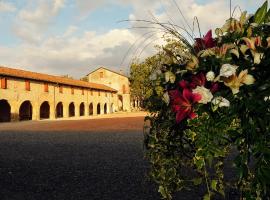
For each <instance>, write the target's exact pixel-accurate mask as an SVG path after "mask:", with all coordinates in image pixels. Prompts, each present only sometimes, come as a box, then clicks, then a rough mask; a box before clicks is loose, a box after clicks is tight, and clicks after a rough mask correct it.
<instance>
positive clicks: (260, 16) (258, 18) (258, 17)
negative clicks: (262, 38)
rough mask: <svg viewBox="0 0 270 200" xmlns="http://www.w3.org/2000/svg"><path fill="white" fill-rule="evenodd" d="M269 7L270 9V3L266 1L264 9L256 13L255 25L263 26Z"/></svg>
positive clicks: (261, 8)
mask: <svg viewBox="0 0 270 200" xmlns="http://www.w3.org/2000/svg"><path fill="white" fill-rule="evenodd" d="M267 7H268V3H267V1H265V2H264V4H263V5H262V7H260V8H259V9H258V10H257V12H256V13H255V16H254V20H255V23H257V24H261V23H262V22H264V19H265V17H266V14H267Z"/></svg>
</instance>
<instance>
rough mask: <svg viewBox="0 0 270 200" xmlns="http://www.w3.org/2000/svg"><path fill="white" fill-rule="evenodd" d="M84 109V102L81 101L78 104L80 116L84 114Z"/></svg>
mask: <svg viewBox="0 0 270 200" xmlns="http://www.w3.org/2000/svg"><path fill="white" fill-rule="evenodd" d="M84 111H85V109H84V103H81V104H80V116H84V114H85V112H84Z"/></svg>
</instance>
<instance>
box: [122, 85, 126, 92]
mask: <svg viewBox="0 0 270 200" xmlns="http://www.w3.org/2000/svg"><path fill="white" fill-rule="evenodd" d="M122 90H123V94H126V86H125V85H123V86H122Z"/></svg>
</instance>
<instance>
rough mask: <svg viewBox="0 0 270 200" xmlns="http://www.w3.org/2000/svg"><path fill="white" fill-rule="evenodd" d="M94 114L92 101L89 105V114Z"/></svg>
mask: <svg viewBox="0 0 270 200" xmlns="http://www.w3.org/2000/svg"><path fill="white" fill-rule="evenodd" d="M93 114H94V106H93V103H90V105H89V115H93Z"/></svg>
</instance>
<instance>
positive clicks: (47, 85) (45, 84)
mask: <svg viewBox="0 0 270 200" xmlns="http://www.w3.org/2000/svg"><path fill="white" fill-rule="evenodd" d="M44 92H49V84H48V83H44Z"/></svg>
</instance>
